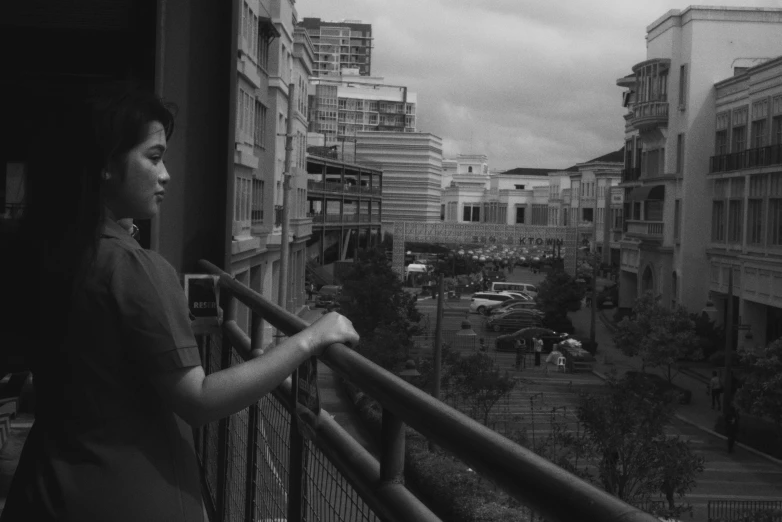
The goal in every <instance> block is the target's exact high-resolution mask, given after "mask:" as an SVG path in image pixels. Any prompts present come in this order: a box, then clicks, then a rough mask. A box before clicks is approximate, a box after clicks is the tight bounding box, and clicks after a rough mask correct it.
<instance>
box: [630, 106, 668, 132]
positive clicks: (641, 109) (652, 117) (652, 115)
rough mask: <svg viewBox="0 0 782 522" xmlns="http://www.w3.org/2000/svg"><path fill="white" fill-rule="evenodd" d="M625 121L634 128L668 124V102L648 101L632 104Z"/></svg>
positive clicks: (641, 128)
mask: <svg viewBox="0 0 782 522" xmlns="http://www.w3.org/2000/svg"><path fill="white" fill-rule="evenodd" d="M627 123H628V124H629V125H630V126H632V127H633V128H634V129H636V130H647V129H652V128H655V127H667V126H668V102H667V101H648V102H638V103H635V104H633V112H632V113H631V114H629V115H628V118H627Z"/></svg>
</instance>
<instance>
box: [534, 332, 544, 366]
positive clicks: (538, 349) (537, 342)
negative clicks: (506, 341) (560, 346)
mask: <svg viewBox="0 0 782 522" xmlns="http://www.w3.org/2000/svg"><path fill="white" fill-rule="evenodd" d="M532 343H533V346H534V347H535V366H540V354H541V353H542V352H543V340H542V339H540V338H538V337H533V338H532Z"/></svg>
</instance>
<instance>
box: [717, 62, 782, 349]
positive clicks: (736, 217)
mask: <svg viewBox="0 0 782 522" xmlns="http://www.w3.org/2000/svg"><path fill="white" fill-rule="evenodd" d="M739 65H747V64H739ZM714 88H715V117H714V125H713V127H712V129H711V130H712V133H713V134H712V136H713V140H714V141H713V143H714V148H713V152H712V154H711V158H710V159H709V169H708V175H707V186H708V187H709V189H708V192H707V194H708V195H709V197H707V198H706V199H707V204H708V205H710V206H711V209H710V210H711V211H710V213H708V214H707V215H708V217H709V218H710V221H711V233H710V235H709V236H708V237H707V241H708V244H707V249H706V258H707V267H704V272H705V273H707V274H708V278H709V279H708V288H709V297H710V298H711V300H712V301H713V302H714V304H715V306H716V307H717V309H718V310H721V311H722V314H723V315H724V314H725V313H726V309H727V306H726V305H727V297H728V277H729V272H730V271H731V270H733V295H734V298H733V299H734V306H733V311H734V317H733V324H734V325H742V326H743V327H748V328H749V331H750V332H752V339H751V340H750V339H747V338H746V335H740V336H738V341H739V347H740V348H741V347H742V345H743V347H744V348H746V349H754V348H758V347H763V346H766V345H767V344H768V343H770V342H771V341H774V340H775V339H778V338H780V337H782V283H781V282H782V260H781V259H780V257H779V256H780V253H782V57H778V58H775V59H773V60H768V61H765V62H764V63H762V64H759V65H755V66H753V67H749V68H746V69H745V68H743V67H739V68H737V69H736V70H735V75H734V76H732V77H730V78H727V79H725V80H722V81H720V82H718V83H717V84H716V85H715V86H714Z"/></svg>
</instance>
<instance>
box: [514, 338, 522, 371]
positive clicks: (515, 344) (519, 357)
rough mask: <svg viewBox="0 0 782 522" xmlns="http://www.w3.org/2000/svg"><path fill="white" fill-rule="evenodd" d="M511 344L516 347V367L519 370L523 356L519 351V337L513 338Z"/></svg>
mask: <svg viewBox="0 0 782 522" xmlns="http://www.w3.org/2000/svg"><path fill="white" fill-rule="evenodd" d="M513 344H514V346H515V348H516V369H517V370H521V369H523V368H524V356H523V354H522V351H521V348H522V345H521V339H515V340H514V341H513Z"/></svg>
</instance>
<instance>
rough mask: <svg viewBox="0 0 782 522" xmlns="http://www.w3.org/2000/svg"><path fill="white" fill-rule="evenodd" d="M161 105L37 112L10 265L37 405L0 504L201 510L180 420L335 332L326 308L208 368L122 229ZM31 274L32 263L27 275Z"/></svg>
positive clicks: (163, 270) (130, 99) (146, 205)
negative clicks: (276, 341)
mask: <svg viewBox="0 0 782 522" xmlns="http://www.w3.org/2000/svg"><path fill="white" fill-rule="evenodd" d="M173 128H174V121H173V115H172V113H171V112H170V110H169V109H168V108H167V107H166V106H165V105H164V104H163V103H162V102H161V101H160V100H159V99H158V98H156V97H154V96H152V95H150V94H146V93H143V92H138V91H127V92H124V93H123V94H121V95H111V96H110V97H105V96H104V97H101V98H96V99H94V100H93V101H91V102H89V103H75V104H74V103H71V104H69V105H68V106H66V107H63V108H62V110H59V111H57V112H56V114H55V115H54V116H53V117H52V118H51V121H49V122H48V123H47V122H41V130H42V137H41V139H44V140H45V139H46V137H47V136H48V141H39V140H32V142H33V143H36V142H37V143H38V144H39V146H40V143H45V144H47V146H48V144H49V143H51V147H50V148H47V149H46V150H45V153H42V152H44V151H42V150H39V151H38V154H37V155H35V154H31V155H30V157H31V158H34V161H31V163H30V166H29V176H28V179H29V187H28V196H29V205H28V207H27V212H26V215H25V219H24V222H23V223H22V224H21V229H20V230H21V237H22V238H23V239H24V240H26V243H25V248H24V249H23V250H22V252H26V253H28V254H29V255H28V257H27V258H26V259H23V260H20V263H19V267H18V268H19V269H20V270H21V269H22V268H27V269H28V270H29V272H28V277H29V278H30V279H29V280H30V281H38V282H40V286H38V287H37V288H34V289H33V291H31V292H27V293H25V294H24V295H26V296H29V300H28V302H27V303H26V306H27V307H29V309H28V311H29V312H30V317H31V318H32V320H33V324H32V325H28V326H30V328H28V329H27V330H26V332H28V333H29V335H28V339H27V342H28V344H27V346H28V347H29V351H30V355H31V356H32V357H31V359H32V360H31V364H32V370H33V373H34V376H35V386H36V400H37V411H36V420H35V424H34V426H33V427H32V429H31V431H30V434H29V436H28V438H27V441H26V443H25V447H24V449H23V451H22V455H21V457H20V461H19V466H18V468H17V472H16V475H15V477H14V480H13V483H12V486H11V490H10V492H9V495H8V499H7V502H6V504H5V509H4V511H3V514H2V517H1V518H0V520H2V522H8V521H13V520H35V521H45V520H58V521H59V520H69V521H70V520H78V521H106V520H112V521H124V520H127V521H142V520H143V521H158V520H159V521H161V522H162V521H167V522H168V521H188V522H189V521H193V520H206V518H205V512H204V508H203V503H202V499H201V488H200V477H199V470H198V467H197V464H196V457H195V452H194V448H193V440H192V427H197V426H200V425H203V424H205V423H209V422H214V421H216V420H218V419H220V418H223V417H225V416H228V415H231V414H233V413H235V412H238V411H240V410H242V409H244V408H245V407H247V406H248V405H250V404H252V403H254V402H255V401H257V400H259V399H260V398H261V397H262V396H263V395H265V394H266V393H268V392H269V391H271V390H272V389H274V388H275V387H276V386H277V385H278V384H280V383H281V382H282V381H283V380H284V379H285V378H286V377H287V376H288V375H290V374H291V373H292V372H293V370H294V369H295V368H296V367H298V366H299V365H300V364H301V363H302V362H303V361H305V360H306V359H308V358H309V357H311V356H313V355H315V356H316V355H319V354H320V353H321V352H322V351H323V349H324V348H325V347H326V346H329V345H331V344H333V343H356V342H357V341H358V334H357V333H356V331H355V330H354V329H353V327H352V324H351V323H350V321H348V320H347V319H346V318H344V317H342V316H341V315H339V314H336V313H330V314H327V315H325V316H324V317H323V318H321V319H320V320H319V321H317V322H316V323H314V324H313V325H312V326H310V327H309V328H307V329H306V330H304V331H302V332H300V333H299V334H297V335H294V336H292V337H290V338H289V339H287V340H285V341H284V342H283V343H282V344H281V345H280V346H278V347H277V348H276V349H274V350H271V351H270V352H268V353H267V354H266V355H264V356H262V357H258V358H255V359H252V360H250V361H247V362H245V363H242V364H239V365H236V366H233V367H231V368H228V369H225V370H222V371H219V372H216V373H213V374H210V375H209V376H206V375H205V374H204V370H203V368H202V367H201V365H200V357H199V353H198V348H197V345H196V341H195V338H194V336H193V333H192V330H191V328H190V321H189V316H188V308H187V304H186V301H185V297H184V293H183V291H182V289H181V287H180V284H179V279H178V276H177V274H176V272H175V271H174V269H173V267H172V266H171V265H170V264H169V263H168V262H166V261H165V260H164V259H163V258H162V257H161V256H160V255H159V254H157V253H155V252H151V251H147V250H144V249H143V248H141V247H140V246H139V245H138V243H136V241H135V240H133V239H132V238H131V236H130V234H129V233H128V228H129V227H128V224H129V223H132V221H130V220H132V219H149V218H152V217H153V216H155V215H156V214H157V212H158V209H159V208H160V205H161V204H162V202H163V200H164V198H165V190H166V188H167V186H168V183H169V181H170V179H171V178H170V175H169V173H168V170H167V168H166V165H165V162H164V161H163V158H164V157H165V152H166V149H167V147H168V139H169V138H170V137H171V134H172V131H173ZM34 275H37V277H36V278H33V276H34Z"/></svg>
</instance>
